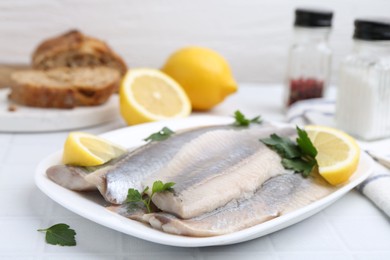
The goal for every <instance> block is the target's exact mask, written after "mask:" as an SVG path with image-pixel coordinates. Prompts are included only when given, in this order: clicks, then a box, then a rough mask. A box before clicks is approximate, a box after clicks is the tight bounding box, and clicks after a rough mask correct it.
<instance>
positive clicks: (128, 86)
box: [119, 69, 191, 125]
mask: <svg viewBox="0 0 390 260" xmlns="http://www.w3.org/2000/svg"><path fill="white" fill-rule="evenodd" d="M119 94H120V112H121V115H122V117H123V118H124V120H125V121H126V122H127V124H129V125H134V124H140V123H145V122H151V121H159V120H164V119H168V118H182V117H186V116H188V115H189V114H190V113H191V103H190V101H189V99H188V97H187V95H186V93H185V92H184V90H183V89H182V87H181V86H180V85H179V84H178V83H177V82H176V81H174V80H173V79H172V78H171V77H169V76H168V75H166V74H165V73H163V72H161V71H159V70H155V69H132V70H130V71H129V72H127V74H126V75H125V77H124V79H123V80H122V83H121V87H120V92H119Z"/></svg>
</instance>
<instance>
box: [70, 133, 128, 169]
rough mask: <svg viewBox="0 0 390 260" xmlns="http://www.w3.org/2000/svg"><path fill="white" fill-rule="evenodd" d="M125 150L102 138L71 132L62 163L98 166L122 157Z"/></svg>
mask: <svg viewBox="0 0 390 260" xmlns="http://www.w3.org/2000/svg"><path fill="white" fill-rule="evenodd" d="M125 151H126V149H125V148H123V147H121V146H119V145H116V144H113V143H111V142H109V141H108V140H106V139H103V138H101V137H98V136H95V135H92V134H88V133H83V132H71V133H69V135H68V138H67V139H66V141H65V145H64V152H63V155H62V162H63V163H64V164H70V165H77V166H97V165H101V164H104V163H106V162H108V161H109V160H111V159H113V158H115V157H118V156H120V155H121V154H123V153H124V152H125Z"/></svg>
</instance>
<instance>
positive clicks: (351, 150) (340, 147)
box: [305, 126, 360, 185]
mask: <svg viewBox="0 0 390 260" xmlns="http://www.w3.org/2000/svg"><path fill="white" fill-rule="evenodd" d="M305 130H306V131H307V133H308V135H309V138H310V140H311V141H312V142H313V144H314V146H315V147H316V148H317V150H318V154H317V156H316V159H317V162H318V166H319V169H318V170H319V173H320V175H321V176H322V177H323V178H324V179H325V180H327V181H328V182H329V183H330V184H332V185H338V184H340V183H343V182H345V181H347V180H348V179H349V178H350V177H351V175H352V174H353V173H354V172H355V171H356V168H357V166H358V163H359V158H360V148H359V146H358V145H357V143H356V141H355V140H354V139H353V138H352V137H351V136H349V135H348V134H346V133H344V132H342V131H339V130H336V129H333V128H329V127H324V126H306V127H305Z"/></svg>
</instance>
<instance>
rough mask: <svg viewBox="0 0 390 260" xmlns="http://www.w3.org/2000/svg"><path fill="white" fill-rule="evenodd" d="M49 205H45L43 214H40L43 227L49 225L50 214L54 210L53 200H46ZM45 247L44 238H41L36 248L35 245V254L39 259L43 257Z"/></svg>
mask: <svg viewBox="0 0 390 260" xmlns="http://www.w3.org/2000/svg"><path fill="white" fill-rule="evenodd" d="M48 202H49V203H50V205H49V206H48V207H47V209H46V212H45V214H43V215H42V225H43V226H44V228H45V227H49V225H50V221H49V219H50V216H51V215H53V210H54V202H53V201H48ZM45 248H46V242H45V239H44V238H43V239H42V240H41V242H40V247H39V248H38V246H37V251H38V252H37V253H38V254H37V255H38V257H39V258H40V259H43V257H44V256H45Z"/></svg>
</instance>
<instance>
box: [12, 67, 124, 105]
mask: <svg viewBox="0 0 390 260" xmlns="http://www.w3.org/2000/svg"><path fill="white" fill-rule="evenodd" d="M12 79H13V80H14V82H15V84H13V85H12V86H11V93H10V95H9V98H10V100H12V101H14V102H16V103H18V104H21V105H25V106H32V107H45V108H49V107H50V108H73V107H75V106H96V105H100V104H103V103H104V102H106V101H107V99H108V98H109V97H110V96H111V94H113V93H114V92H115V91H116V90H117V89H118V85H119V81H120V74H119V72H118V71H117V70H115V69H112V68H108V67H95V68H56V69H50V70H46V71H43V70H27V71H20V72H15V73H13V74H12Z"/></svg>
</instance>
